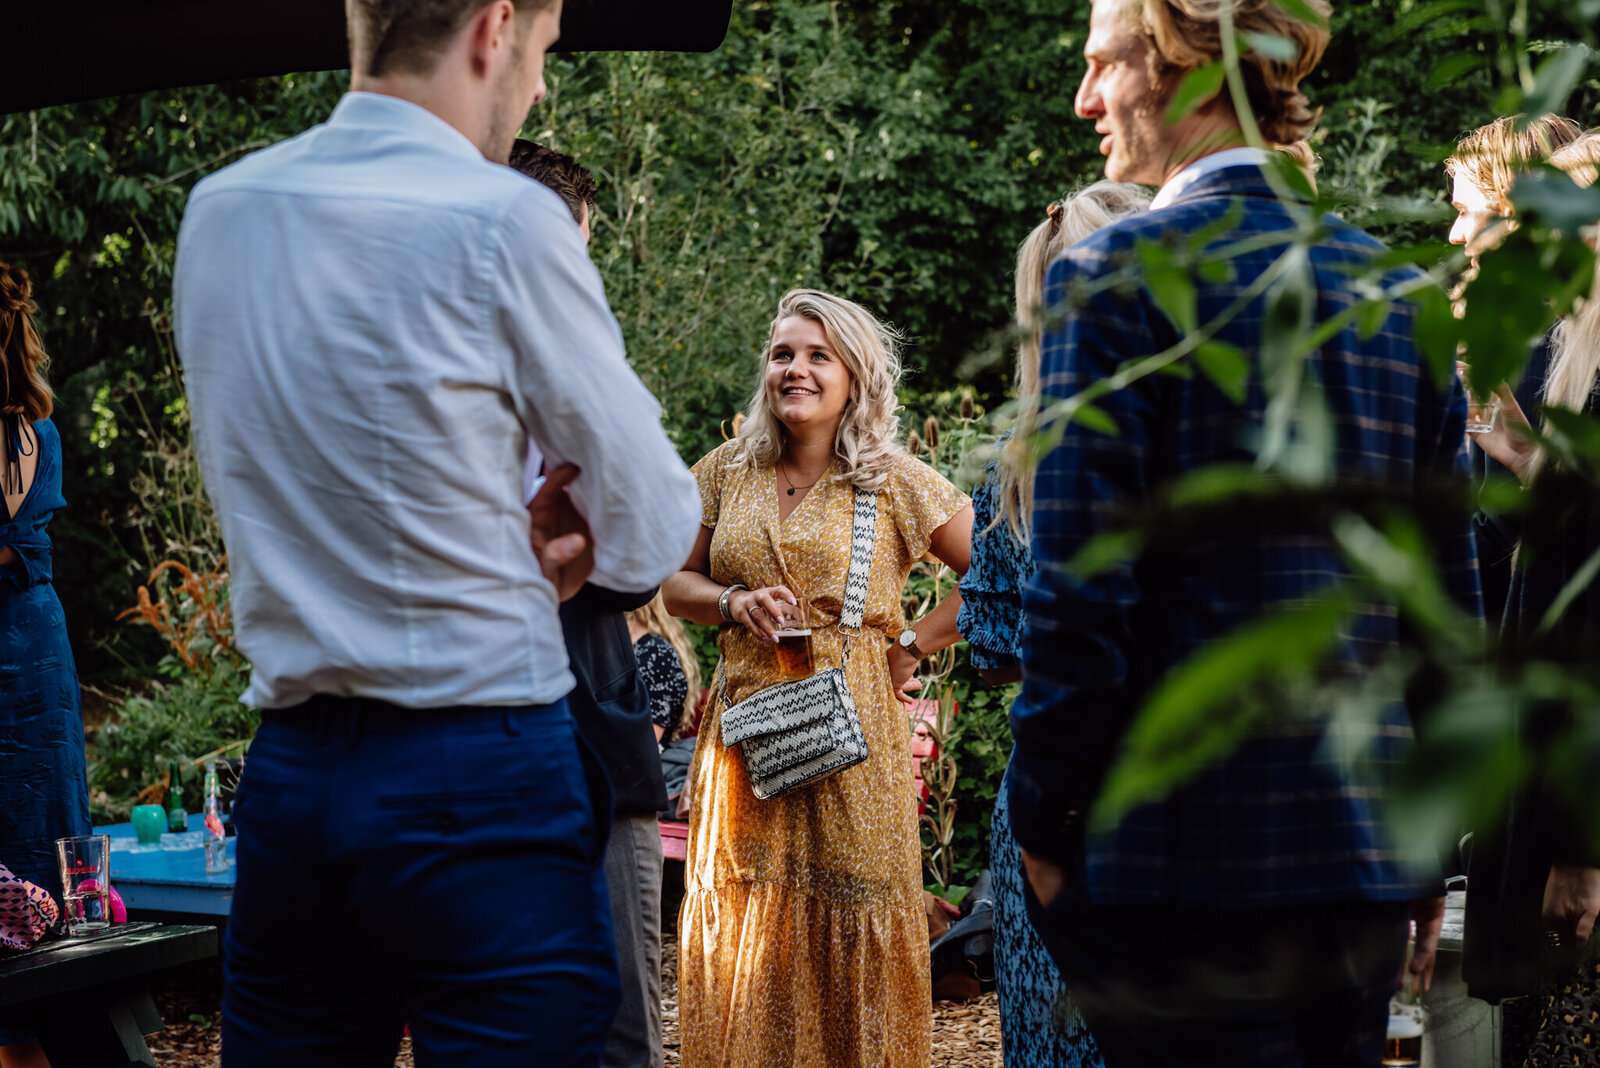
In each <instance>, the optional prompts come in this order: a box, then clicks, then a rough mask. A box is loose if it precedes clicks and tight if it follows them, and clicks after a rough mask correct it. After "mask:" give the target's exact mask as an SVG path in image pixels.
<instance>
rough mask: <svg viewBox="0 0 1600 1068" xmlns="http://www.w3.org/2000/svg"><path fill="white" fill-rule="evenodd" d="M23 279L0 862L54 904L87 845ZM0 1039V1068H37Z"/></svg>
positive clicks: (2, 674) (30, 1051)
mask: <svg viewBox="0 0 1600 1068" xmlns="http://www.w3.org/2000/svg"><path fill="white" fill-rule="evenodd" d="M35 310H36V309H35V307H34V304H33V299H32V286H31V284H30V282H29V281H28V275H27V273H26V272H24V271H23V270H21V269H20V268H17V267H9V266H7V265H6V264H3V263H0V490H3V491H4V502H3V505H4V510H3V512H0V769H3V770H0V862H3V863H4V864H5V865H6V867H8V868H10V869H11V870H12V872H14V873H15V874H16V875H18V876H20V877H21V878H24V879H27V880H28V881H29V882H32V883H37V884H38V885H39V886H42V887H44V888H45V889H46V890H48V891H50V893H51V894H52V895H53V896H54V897H55V898H56V900H57V902H58V903H59V901H60V899H61V879H60V876H59V874H58V873H57V869H56V857H55V840H56V839H57V838H64V837H67V836H69V835H78V834H88V833H89V830H90V825H89V790H88V785H87V781H86V779H85V776H84V772H85V769H84V752H83V716H82V714H81V712H80V707H79V693H78V672H77V668H76V667H75V666H74V664H73V661H72V647H71V646H70V645H68V644H67V628H66V620H65V617H63V615H62V613H61V602H60V601H59V600H57V599H56V592H55V589H54V588H53V587H52V586H51V585H50V578H51V573H50V537H49V535H48V534H46V533H45V526H46V524H48V523H49V522H50V517H51V516H52V515H54V514H55V513H56V512H57V511H59V510H60V509H62V508H64V507H65V506H66V503H67V502H66V501H65V499H63V498H62V496H61V438H60V436H59V435H58V434H57V433H56V428H55V424H53V423H51V422H50V418H49V416H50V406H51V405H50V386H49V385H48V384H47V383H46V381H45V378H44V368H45V364H46V362H47V357H46V356H45V353H44V348H43V346H41V345H40V344H39V335H38V334H37V333H36V332H35V330H34V328H33V320H32V318H31V316H32V314H33V312H34V311H35ZM41 1063H43V1058H42V1056H41V1055H40V1054H39V1053H38V1047H37V1046H36V1045H34V1044H32V1041H31V1036H29V1035H25V1034H22V1033H20V1032H13V1031H5V1030H0V1068H12V1066H15V1065H23V1064H41Z"/></svg>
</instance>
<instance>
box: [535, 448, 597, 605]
mask: <svg viewBox="0 0 1600 1068" xmlns="http://www.w3.org/2000/svg"><path fill="white" fill-rule="evenodd" d="M578 474H579V472H578V466H577V465H576V464H562V465H561V466H560V467H557V468H556V469H555V470H553V471H550V472H548V473H547V474H546V475H545V479H544V485H542V486H540V487H539V492H538V493H536V494H534V495H533V500H531V501H529V502H528V541H529V543H530V544H531V545H532V546H533V555H534V556H536V557H538V558H539V568H540V570H541V571H543V572H544V577H545V578H547V579H549V580H550V581H551V582H552V583H553V584H554V585H555V588H556V596H557V597H559V598H560V599H561V600H563V601H565V600H566V599H567V598H568V597H571V596H572V595H573V594H575V593H577V592H578V591H579V590H581V589H582V588H583V584H584V582H585V580H587V579H588V577H589V572H591V571H593V570H594V539H593V538H592V537H590V534H589V524H588V522H587V521H586V520H585V519H584V518H583V516H581V515H579V514H578V509H577V508H575V507H573V504H572V498H571V497H569V496H567V486H569V485H570V484H571V483H572V480H573V479H575V478H577V477H578Z"/></svg>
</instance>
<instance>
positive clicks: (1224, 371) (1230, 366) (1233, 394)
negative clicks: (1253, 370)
mask: <svg viewBox="0 0 1600 1068" xmlns="http://www.w3.org/2000/svg"><path fill="white" fill-rule="evenodd" d="M1194 362H1195V363H1197V364H1199V365H1200V370H1202V371H1204V372H1205V376H1206V377H1207V378H1209V379H1211V382H1212V384H1213V385H1215V386H1216V387H1217V388H1218V389H1220V390H1222V392H1223V393H1226V394H1227V395H1228V399H1229V400H1231V401H1233V403H1235V404H1243V403H1244V397H1245V391H1246V389H1247V388H1248V386H1249V384H1250V359H1249V357H1247V356H1246V355H1245V354H1244V352H1243V351H1242V350H1240V349H1239V348H1238V347H1236V346H1234V345H1230V344H1228V343H1227V342H1225V341H1202V342H1201V343H1200V346H1199V347H1198V348H1197V349H1195V350H1194Z"/></svg>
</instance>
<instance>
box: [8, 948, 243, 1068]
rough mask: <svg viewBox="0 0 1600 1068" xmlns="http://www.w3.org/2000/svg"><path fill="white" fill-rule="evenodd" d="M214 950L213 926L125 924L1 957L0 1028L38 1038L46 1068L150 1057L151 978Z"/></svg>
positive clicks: (93, 1066) (153, 1024) (108, 1066)
mask: <svg viewBox="0 0 1600 1068" xmlns="http://www.w3.org/2000/svg"><path fill="white" fill-rule="evenodd" d="M216 955H217V929H216V928H215V927H177V926H168V925H165V924H158V923H124V924H117V925H115V926H113V927H110V928H107V929H106V930H104V931H99V932H95V933H94V934H88V935H78V936H75V937H73V938H67V939H62V940H59V941H53V942H47V943H45V944H44V945H42V946H36V947H34V948H33V949H30V950H27V951H25V952H22V953H17V954H14V955H12V956H8V957H5V958H3V959H0V1026H3V1027H16V1028H26V1029H27V1030H30V1031H32V1032H34V1033H35V1034H36V1035H38V1037H39V1043H40V1045H42V1046H43V1047H44V1052H45V1055H46V1056H48V1057H49V1058H50V1064H51V1068H123V1066H125V1065H128V1064H138V1063H141V1062H142V1063H146V1064H149V1063H152V1058H151V1054H150V1047H149V1046H147V1045H146V1044H145V1041H144V1036H145V1035H147V1034H150V1033H152V1032H155V1031H159V1030H161V1027H162V1023H161V1016H160V1015H159V1014H158V1013H157V1012H156V1006H155V1002H154V1001H153V1000H152V999H151V997H150V987H149V982H150V979H151V977H152V976H154V975H155V974H156V973H158V972H161V971H163V970H165V969H167V968H171V967H174V966H175V965H179V964H187V963H189V962H190V961H196V960H205V959H207V958H209V957H214V956H216Z"/></svg>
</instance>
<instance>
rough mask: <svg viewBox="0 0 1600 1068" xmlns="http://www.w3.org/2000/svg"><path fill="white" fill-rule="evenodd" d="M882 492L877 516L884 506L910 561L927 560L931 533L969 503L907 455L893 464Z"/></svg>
mask: <svg viewBox="0 0 1600 1068" xmlns="http://www.w3.org/2000/svg"><path fill="white" fill-rule="evenodd" d="M883 490H884V494H885V495H886V496H887V501H883V500H882V499H881V498H880V503H879V509H880V514H881V513H882V510H883V509H884V506H885V504H887V511H888V516H889V517H890V518H892V519H893V520H894V525H895V529H896V530H898V531H899V533H900V538H901V540H902V541H903V542H904V543H905V546H906V554H907V556H909V557H910V559H911V560H912V561H917V560H921V559H924V558H925V557H927V555H928V545H929V543H930V542H932V541H933V532H934V531H936V530H938V529H939V528H940V527H942V526H944V525H945V524H946V523H948V522H950V520H951V519H953V518H955V516H956V514H957V513H959V512H960V511H961V509H963V508H965V507H966V506H967V505H969V504H971V503H972V501H971V500H970V499H969V498H968V497H967V495H966V494H965V493H962V492H961V491H960V490H958V489H956V487H955V485H954V484H953V483H952V482H951V481H950V480H949V479H947V478H945V477H944V476H943V475H941V474H940V473H939V472H937V471H935V470H934V469H933V468H931V467H929V466H928V465H927V464H925V463H923V462H922V461H921V460H918V459H915V458H913V457H910V456H907V457H904V458H903V459H901V460H900V462H899V463H897V464H895V466H894V469H893V470H892V471H891V472H890V474H889V480H888V482H886V483H885V484H884V488H883Z"/></svg>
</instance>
